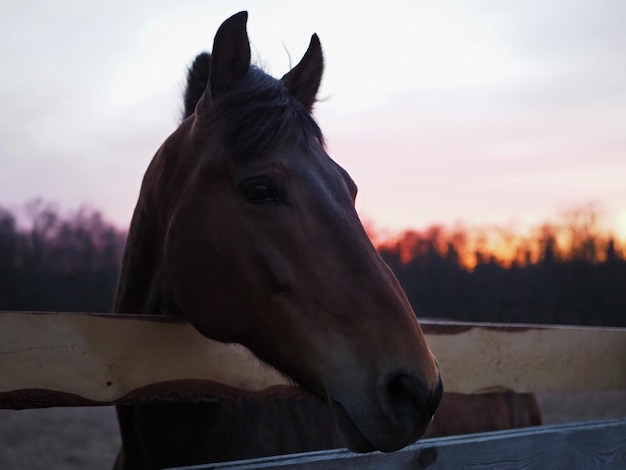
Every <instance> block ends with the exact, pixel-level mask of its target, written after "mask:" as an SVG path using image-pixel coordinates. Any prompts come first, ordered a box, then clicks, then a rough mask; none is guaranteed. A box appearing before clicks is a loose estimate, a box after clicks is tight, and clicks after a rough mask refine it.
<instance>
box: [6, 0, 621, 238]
mask: <svg viewBox="0 0 626 470" xmlns="http://www.w3.org/2000/svg"><path fill="white" fill-rule="evenodd" d="M244 9H245V10H248V11H249V19H248V34H249V36H250V40H251V44H252V51H253V60H255V62H256V63H258V64H260V65H261V66H262V67H264V68H265V70H266V71H268V72H270V73H272V74H273V75H274V76H278V77H280V76H282V75H283V74H284V73H285V72H287V70H289V67H290V63H291V64H292V65H293V64H295V63H297V62H298V61H299V60H300V57H301V56H302V54H303V53H304V51H305V49H306V47H307V45H308V42H309V39H310V36H311V34H312V33H317V34H318V35H319V37H320V40H321V42H322V47H323V50H324V54H325V59H326V69H325V74H324V79H323V82H322V87H321V91H320V94H319V97H320V102H319V103H318V104H317V106H316V111H315V115H316V118H317V120H318V122H319V123H320V126H321V128H322V130H323V132H324V134H325V136H326V140H327V143H328V150H329V153H330V155H331V156H332V157H333V158H334V159H335V160H336V161H337V162H338V163H340V164H341V165H342V166H344V167H345V168H346V169H347V170H348V172H349V173H350V174H351V176H352V177H353V179H354V180H355V181H356V182H357V184H358V185H359V198H358V201H357V208H358V209H359V212H360V214H361V215H362V217H363V218H364V219H365V220H367V221H368V222H369V223H372V224H373V225H374V227H376V228H377V229H379V230H383V231H390V232H397V231H400V230H402V229H405V228H408V227H418V228H423V227H425V226H427V225H431V224H436V223H438V224H444V225H452V224H455V223H457V222H459V221H460V222H462V223H464V224H466V225H485V224H511V223H513V224H516V226H519V227H524V226H531V225H533V224H537V223H539V222H541V221H543V220H548V219H551V218H554V216H555V215H556V214H558V213H559V212H560V211H563V210H567V209H570V208H572V207H576V206H581V205H587V204H590V203H591V204H594V205H595V207H597V208H599V209H600V210H601V213H602V221H603V222H602V223H603V225H604V226H605V227H606V228H608V229H610V230H613V231H614V232H616V233H617V234H618V235H619V236H620V237H621V238H624V239H626V54H625V53H624V51H626V28H625V27H624V23H625V21H626V2H624V1H623V0H612V1H608V0H587V1H578V0H553V1H544V0H538V1H537V0H524V1H523V2H522V1H508V0H501V1H478V0H459V1H444V0H438V1H419V0H409V1H388V2H366V1H359V2H352V1H341V2H340V1H336V0H335V1H326V0H316V1H315V2H297V1H277V0H271V1H209V0H205V1H186V0H179V1H176V2H172V1H169V0H168V1H165V0H150V1H143V0H140V1H126V0H125V1H120V0H110V1H107V2H102V1H91V0H74V1H70V0H64V1H57V0H51V1H45V2H44V1H34V0H23V1H20V2H11V1H8V0H4V1H2V2H0V43H1V44H2V48H0V70H1V73H0V205H1V206H4V207H8V208H10V209H15V208H18V207H19V206H20V205H22V204H23V203H24V202H25V201H27V200H29V199H32V198H33V197H36V196H41V197H43V198H44V199H47V200H52V201H56V202H58V203H60V204H61V205H62V206H63V207H68V208H71V207H78V206H79V205H81V204H87V205H90V206H93V207H96V208H99V209H101V210H102V211H103V212H104V213H105V215H106V217H107V218H108V219H109V220H111V221H113V222H115V223H116V224H118V225H119V226H121V227H125V226H127V225H128V223H129V221H130V217H131V214H132V210H133V208H134V205H135V202H136V199H137V194H138V191H139V187H140V184H141V178H142V176H143V173H144V171H145V169H146V167H147V165H148V163H149V161H150V159H151V158H152V156H153V155H154V153H155V152H156V150H157V149H158V147H159V146H160V144H161V143H162V142H163V141H164V140H165V139H166V138H167V136H168V135H169V134H170V133H171V132H173V131H174V130H175V128H176V126H177V125H178V122H179V119H180V114H181V109H182V98H181V96H182V92H183V87H184V80H185V71H186V67H187V66H188V65H189V63H190V62H191V61H192V60H193V58H194V57H195V55H196V54H197V53H198V52H200V51H202V50H210V48H211V46H212V43H213V37H214V34H215V31H216V29H217V27H218V26H219V24H220V23H221V22H222V21H223V20H224V19H226V18H227V17H228V16H230V15H232V14H233V13H236V12H237V11H240V10H244Z"/></svg>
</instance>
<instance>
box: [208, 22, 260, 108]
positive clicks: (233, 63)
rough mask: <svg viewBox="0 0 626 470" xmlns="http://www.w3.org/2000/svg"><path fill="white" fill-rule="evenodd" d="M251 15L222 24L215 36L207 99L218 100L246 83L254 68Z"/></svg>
mask: <svg viewBox="0 0 626 470" xmlns="http://www.w3.org/2000/svg"><path fill="white" fill-rule="evenodd" d="M247 20H248V12H247V11H241V12H239V13H237V14H235V15H233V16H231V17H230V18H228V19H227V20H226V21H224V22H223V23H222V25H221V26H220V27H219V29H218V30H217V33H216V34H215V40H214V42H213V53H212V54H211V68H210V71H209V83H208V84H207V87H206V90H205V91H204V99H205V100H206V99H207V97H208V98H209V100H211V99H213V98H215V97H216V96H218V95H219V94H220V93H222V92H224V91H226V90H228V89H229V88H230V87H231V86H232V85H233V84H234V83H235V82H238V81H239V80H242V79H243V78H245V76H246V75H247V73H248V69H249V68H250V43H249V41H248V33H247V32H246V22H247Z"/></svg>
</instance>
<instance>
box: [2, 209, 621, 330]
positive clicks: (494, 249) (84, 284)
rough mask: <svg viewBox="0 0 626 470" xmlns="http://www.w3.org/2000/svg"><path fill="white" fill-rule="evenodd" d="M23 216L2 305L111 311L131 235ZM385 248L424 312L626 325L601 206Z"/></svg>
mask: <svg viewBox="0 0 626 470" xmlns="http://www.w3.org/2000/svg"><path fill="white" fill-rule="evenodd" d="M17 212H18V211H10V210H8V209H6V208H3V207H1V206H0V310H34V311H37V310H44V311H93V312H108V311H110V309H111V305H112V302H113V296H114V292H115V286H116V283H117V276H118V273H119V268H120V263H121V257H122V252H123V248H124V242H125V239H126V231H125V230H121V229H119V228H117V227H115V226H114V225H113V224H111V223H109V222H107V221H106V220H105V219H104V217H103V216H102V214H101V213H100V212H99V211H97V210H95V209H89V208H81V209H79V210H77V211H74V212H72V213H68V214H65V215H63V214H62V213H61V211H60V210H59V208H58V206H56V205H54V204H52V203H49V202H44V201H41V200H35V201H32V202H30V203H28V204H27V205H26V206H25V209H24V210H22V211H21V212H20V214H19V215H20V216H19V217H18V213H17ZM18 219H19V220H18ZM18 222H19V223H18ZM377 246H378V250H379V252H380V254H381V256H382V257H383V258H384V259H385V261H386V262H387V263H388V264H389V265H390V266H391V268H392V270H393V271H394V272H395V274H396V276H397V277H398V279H399V280H400V283H401V284H402V286H403V288H404V289H405V291H406V293H407V296H408V298H409V301H410V302H411V304H412V305H413V307H414V309H415V311H416V313H417V315H418V316H419V317H434V318H443V319H451V320H461V321H488V322H509V323H554V324H571V325H603V326H622V327H624V326H626V256H625V253H624V249H623V247H621V246H620V245H619V243H618V242H617V241H616V240H615V238H614V237H612V236H611V235H610V234H603V233H602V232H601V231H599V230H598V228H597V225H596V214H595V212H594V211H589V210H584V211H573V212H570V213H568V214H567V215H566V217H565V218H564V220H563V221H561V223H558V224H548V223H546V224H543V225H541V226H539V227H537V228H536V229H535V230H534V232H533V234H532V235H529V236H525V237H523V236H520V235H519V234H517V232H515V231H512V230H508V231H507V230H506V229H503V228H502V227H495V228H491V229H487V230H482V231H476V230H471V229H465V228H455V229H449V228H446V227H441V226H433V227H430V228H428V229H425V230H422V231H418V230H410V231H405V232H404V233H402V234H401V235H399V236H397V237H395V238H393V239H391V238H388V239H386V240H378V242H377Z"/></svg>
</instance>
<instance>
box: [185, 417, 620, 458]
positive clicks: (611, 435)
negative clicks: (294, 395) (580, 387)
mask: <svg viewBox="0 0 626 470" xmlns="http://www.w3.org/2000/svg"><path fill="white" fill-rule="evenodd" d="M269 468H271V469H274V470H281V469H285V470H297V469H311V470H317V469H325V470H329V469H359V470H396V469H412V470H417V469H423V468H428V469H429V470H448V469H451V470H456V469H459V468H463V469H472V468H480V469H483V470H489V469H502V468H515V469H521V470H523V469H537V468H568V469H569V468H571V469H574V468H602V469H624V468H626V419H622V420H611V421H596V422H586V423H569V424H561V425H555V426H539V427H536V428H525V429H521V430H520V429H516V430H508V431H496V432H490V433H483V434H470V435H464V436H454V437H444V438H436V439H424V440H422V441H418V442H417V443H416V444H413V445H411V446H408V447H406V448H404V449H402V450H400V451H398V452H394V453H391V454H382V453H380V452H373V453H371V454H355V453H352V452H348V451H346V450H331V451H319V452H309V453H304V454H293V455H283V456H274V457H268V458H263V459H251V460H241V461H237V462H225V463H217V464H207V465H196V466H191V467H180V468H178V469H177V470H213V469H214V470H218V469H219V470H259V469H269Z"/></svg>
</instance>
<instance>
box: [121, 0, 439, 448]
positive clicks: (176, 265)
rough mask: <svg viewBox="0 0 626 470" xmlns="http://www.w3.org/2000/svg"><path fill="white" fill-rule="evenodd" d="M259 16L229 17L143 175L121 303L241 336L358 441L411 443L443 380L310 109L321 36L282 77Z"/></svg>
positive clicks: (220, 336) (227, 337)
mask: <svg viewBox="0 0 626 470" xmlns="http://www.w3.org/2000/svg"><path fill="white" fill-rule="evenodd" d="M246 21H247V13H245V12H241V13H238V14H236V15H234V16H233V17H231V18H229V19H228V20H226V21H225V22H224V23H223V24H222V25H221V27H220V28H219V30H218V32H217V34H216V36H215V41H214V45H213V50H212V53H211V54H203V55H201V56H199V57H198V58H197V59H196V62H195V64H194V66H192V67H191V69H190V77H189V86H188V89H187V93H186V97H185V102H186V112H185V114H186V118H185V119H184V120H183V122H182V123H181V124H180V126H179V127H178V129H177V130H176V131H175V132H174V133H173V134H172V135H171V136H170V137H169V138H168V139H167V140H166V141H165V143H164V144H163V145H162V146H161V148H160V149H159V150H158V152H157V154H156V155H155V157H154V159H153V160H152V162H151V164H150V166H149V168H148V170H147V172H146V175H145V177H144V181H143V185H142V189H141V194H140V197H139V202H138V204H137V208H136V210H135V215H134V217H133V222H132V225H131V230H130V234H129V242H128V247H127V252H126V255H125V260H124V267H123V274H122V282H121V283H120V287H119V290H118V301H117V307H116V308H117V311H119V312H145V313H161V314H166V315H175V316H180V317H183V318H185V319H187V320H188V321H189V322H191V324H193V325H194V327H195V328H196V329H197V330H198V331H200V332H201V333H202V334H204V335H205V336H207V337H209V338H213V339H216V340H219V341H224V342H238V343H241V344H243V345H245V346H246V347H248V348H249V349H250V350H251V351H252V352H253V353H254V354H255V355H256V356H258V357H259V358H260V359H261V360H262V361H264V362H266V363H267V364H269V365H271V366H273V367H275V368H276V369H278V370H279V371H281V372H282V373H283V374H285V375H287V376H288V377H289V378H291V379H292V380H293V381H294V382H295V383H297V384H299V385H301V386H302V387H303V388H304V389H306V390H308V391H310V392H311V393H313V394H315V395H316V396H317V397H319V398H320V399H322V400H324V401H326V402H328V403H329V404H330V406H331V408H332V409H333V412H334V415H335V418H336V422H337V424H338V427H339V429H340V430H341V431H342V434H343V435H344V436H345V438H346V442H347V445H348V446H349V447H350V448H351V449H353V450H357V451H370V450H374V449H378V450H382V451H393V450H396V449H399V448H402V447H404V446H405V445H407V444H409V443H411V442H413V441H415V440H416V439H418V438H419V437H420V436H421V435H422V434H423V433H424V432H425V430H426V428H427V427H428V425H429V423H430V421H431V419H432V416H433V414H434V412H435V409H436V408H437V405H438V403H439V400H440V398H441V393H442V385H441V380H440V377H439V371H438V367H437V363H436V360H435V358H434V356H433V355H432V354H431V352H430V350H429V348H428V346H427V344H426V341H425V339H424V335H423V334H422V331H421V329H420V326H419V324H418V321H417V319H416V316H415V314H414V312H413V310H412V308H411V306H410V304H409V302H408V300H407V298H406V296H405V294H404V292H403V290H402V288H401V287H400V285H399V283H398V281H397V279H396V277H395V276H394V274H393V273H392V272H391V270H390V268H389V267H388V266H387V265H386V264H385V262H384V261H383V260H382V259H381V257H380V256H379V255H378V253H377V251H376V249H375V247H374V246H373V245H372V243H371V241H370V240H369V238H368V236H367V234H366V232H365V230H364V228H363V225H362V223H361V222H360V220H359V217H358V215H357V213H356V210H355V204H354V201H355V198H356V194H357V187H356V185H355V183H354V182H353V181H352V179H351V178H350V176H349V175H348V173H347V172H346V171H345V170H344V169H343V168H341V167H340V166H339V165H338V164H337V163H335V162H334V161H333V160H332V159H331V158H330V157H329V156H328V154H327V152H326V148H325V145H324V140H323V136H322V133H321V131H320V129H319V127H318V125H317V124H316V122H315V121H314V119H313V118H312V115H311V111H312V108H313V105H314V103H315V101H316V95H317V92H318V88H319V86H320V82H321V78H322V72H323V68H324V62H323V55H322V49H321V46H320V42H319V40H318V38H317V36H316V35H313V37H312V38H311V42H310V45H309V47H308V50H307V51H306V53H305V55H304V57H303V59H302V60H301V61H300V63H298V65H296V66H295V67H294V68H293V69H292V70H291V71H289V72H288V73H287V74H286V75H285V76H283V77H282V79H280V80H279V79H275V78H273V77H271V76H269V75H267V74H266V73H264V72H263V71H261V70H260V69H258V68H256V67H255V66H252V65H251V64H250V45H249V42H248V36H247V33H246ZM133 273H134V274H133Z"/></svg>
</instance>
